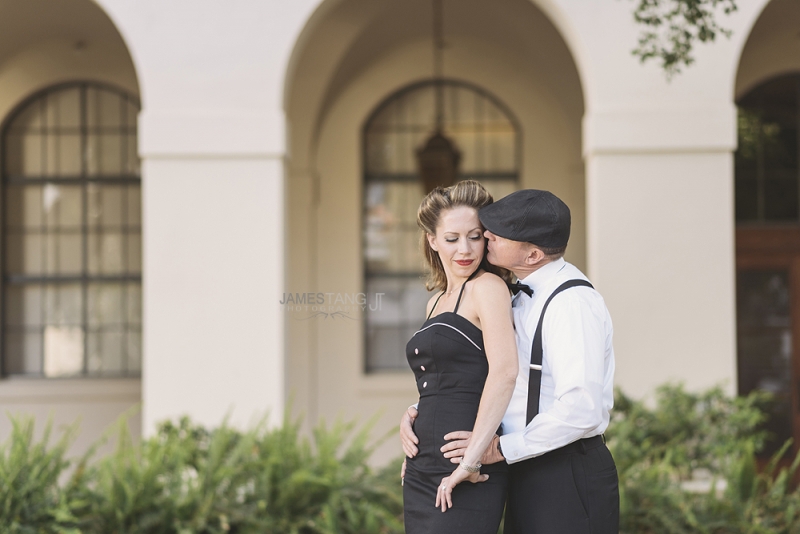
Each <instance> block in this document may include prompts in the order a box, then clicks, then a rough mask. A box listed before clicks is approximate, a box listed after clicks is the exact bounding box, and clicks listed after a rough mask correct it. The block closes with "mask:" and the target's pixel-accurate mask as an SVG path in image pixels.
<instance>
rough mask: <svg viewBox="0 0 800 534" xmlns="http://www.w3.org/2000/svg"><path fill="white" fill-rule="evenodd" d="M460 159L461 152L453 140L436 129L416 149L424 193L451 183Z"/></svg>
mask: <svg viewBox="0 0 800 534" xmlns="http://www.w3.org/2000/svg"><path fill="white" fill-rule="evenodd" d="M460 161H461V153H460V152H459V151H458V149H456V147H455V145H454V144H453V142H452V141H450V140H449V139H448V138H447V137H445V136H444V135H442V132H441V131H439V130H437V131H436V132H435V133H434V134H433V135H432V136H431V137H430V139H428V142H427V143H425V146H423V147H422V148H420V149H418V150H417V169H418V171H419V175H420V178H422V183H423V185H424V186H425V194H428V193H430V192H431V191H433V189H434V188H435V187H437V186H440V187H449V186H451V185H453V184H454V183H455V182H456V180H457V179H458V164H459V162H460Z"/></svg>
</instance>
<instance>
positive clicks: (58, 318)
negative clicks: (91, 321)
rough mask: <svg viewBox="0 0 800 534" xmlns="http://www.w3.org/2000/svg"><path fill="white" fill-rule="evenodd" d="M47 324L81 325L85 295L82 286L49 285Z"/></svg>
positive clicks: (46, 301)
mask: <svg viewBox="0 0 800 534" xmlns="http://www.w3.org/2000/svg"><path fill="white" fill-rule="evenodd" d="M45 322H46V323H47V324H48V325H52V326H58V325H61V326H63V325H80V324H81V323H82V322H83V295H82V292H81V286H80V284H49V285H47V286H46V287H45Z"/></svg>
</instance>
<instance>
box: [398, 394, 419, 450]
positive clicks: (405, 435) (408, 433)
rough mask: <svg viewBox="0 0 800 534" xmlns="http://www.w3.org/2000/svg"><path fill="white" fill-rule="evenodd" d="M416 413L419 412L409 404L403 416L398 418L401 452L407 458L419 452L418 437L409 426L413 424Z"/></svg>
mask: <svg viewBox="0 0 800 534" xmlns="http://www.w3.org/2000/svg"><path fill="white" fill-rule="evenodd" d="M418 414H419V412H417V409H416V408H414V407H413V406H409V408H408V410H406V411H405V413H404V414H403V417H401V418H400V443H401V444H402V445H403V452H404V453H406V456H407V457H409V458H413V457H414V456H416V455H417V453H418V452H419V449H418V448H417V444H418V443H419V438H417V435H416V434H414V429H413V428H412V426H411V425H413V424H414V419H416V418H417V415H418Z"/></svg>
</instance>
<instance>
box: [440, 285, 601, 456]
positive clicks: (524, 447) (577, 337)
mask: <svg viewBox="0 0 800 534" xmlns="http://www.w3.org/2000/svg"><path fill="white" fill-rule="evenodd" d="M571 291H576V293H577V292H579V291H583V289H575V290H571ZM587 292H588V291H587ZM587 296H588V297H590V298H589V299H587ZM608 320H609V318H608V312H607V311H606V308H605V304H604V303H603V300H602V297H600V296H599V295H598V294H596V293H594V292H592V293H590V295H577V294H569V293H563V294H561V295H559V297H558V298H556V299H554V300H553V302H552V303H551V304H550V306H549V308H548V310H547V312H546V315H545V320H544V321H545V326H544V328H545V333H546V334H547V335H546V336H545V339H544V342H545V344H546V347H545V350H546V351H547V354H548V355H549V356H548V364H549V366H550V370H551V373H552V377H553V382H554V396H555V400H554V402H553V405H552V406H551V407H550V408H548V410H547V411H545V412H542V413H540V414H538V415H537V416H536V417H534V418H533V420H532V421H531V422H530V424H529V425H528V426H527V427H526V428H525V429H524V430H522V431H520V432H514V433H510V434H506V435H503V436H500V437H499V438H498V443H499V447H497V446H496V444H495V442H492V446H491V447H489V450H488V451H487V454H486V455H485V456H484V461H482V462H481V463H484V464H490V463H493V462H497V461H500V460H501V459H505V460H506V461H507V462H508V463H514V462H518V461H521V460H525V459H527V458H532V457H534V456H539V455H541V454H544V453H545V452H548V451H551V450H554V449H557V448H559V447H563V446H564V445H567V444H569V443H572V442H573V441H576V440H578V439H581V438H583V437H584V436H585V435H586V433H587V432H589V431H591V430H593V429H597V428H598V427H599V430H600V431H603V430H605V426H607V425H608V419H607V413H608V412H607V408H610V407H611V403H612V402H613V392H612V391H611V384H610V381H609V383H608V385H607V384H606V382H607V380H606V379H607V377H606V376H605V374H606V369H605V349H606V346H607V345H609V344H610V342H611V340H610V339H607V337H608V335H609V334H608V332H610V331H611V328H610V324H609V325H606V321H608ZM537 321H538V318H537ZM606 326H608V328H606ZM535 328H536V325H535V324H534V325H533V328H532V330H531V337H533V330H535ZM611 364H612V365H611V367H610V368H609V370H608V372H609V374H611V375H613V372H614V369H613V362H611ZM609 378H610V377H609ZM604 404H606V405H607V406H604ZM470 437H471V432H451V433H450V434H448V435H447V436H445V439H446V440H449V441H448V443H446V444H445V445H444V447H442V449H441V450H442V452H443V453H444V456H445V457H447V458H450V461H451V462H453V463H458V462H460V460H461V457H462V456H463V455H464V451H465V450H466V448H467V445H468V444H469V439H470Z"/></svg>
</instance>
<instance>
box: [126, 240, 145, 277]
mask: <svg viewBox="0 0 800 534" xmlns="http://www.w3.org/2000/svg"><path fill="white" fill-rule="evenodd" d="M126 238H127V245H128V254H127V256H128V258H127V259H128V266H127V269H126V271H127V272H128V273H130V274H139V273H141V272H142V235H141V234H140V233H138V232H134V233H130V234H127V235H126Z"/></svg>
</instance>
